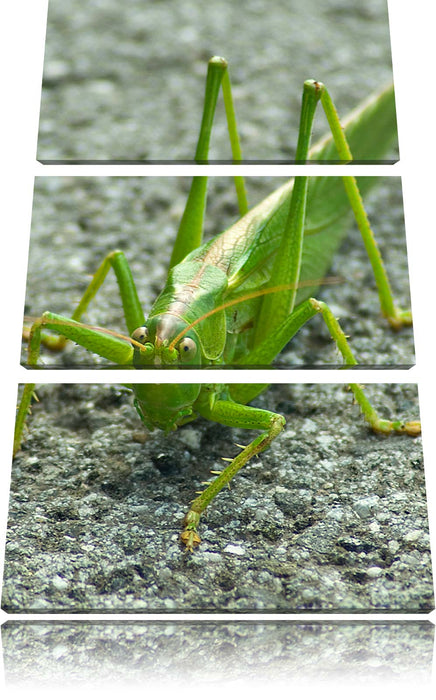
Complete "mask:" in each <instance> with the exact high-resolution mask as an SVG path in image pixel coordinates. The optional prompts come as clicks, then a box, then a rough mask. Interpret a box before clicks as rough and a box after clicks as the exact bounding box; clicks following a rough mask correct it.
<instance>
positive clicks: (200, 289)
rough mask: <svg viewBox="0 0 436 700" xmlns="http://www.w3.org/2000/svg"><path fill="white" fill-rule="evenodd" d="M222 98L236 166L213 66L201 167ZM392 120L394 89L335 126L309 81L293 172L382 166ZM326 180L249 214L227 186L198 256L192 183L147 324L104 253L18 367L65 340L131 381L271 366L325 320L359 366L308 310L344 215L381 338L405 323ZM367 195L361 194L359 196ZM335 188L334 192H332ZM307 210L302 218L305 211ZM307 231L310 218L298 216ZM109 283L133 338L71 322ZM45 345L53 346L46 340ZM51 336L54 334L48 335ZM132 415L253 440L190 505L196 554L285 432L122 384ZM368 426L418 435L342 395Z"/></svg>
mask: <svg viewBox="0 0 436 700" xmlns="http://www.w3.org/2000/svg"><path fill="white" fill-rule="evenodd" d="M220 87H222V90H223V96H224V101H225V106H226V113H227V118H228V126H229V133H230V141H231V146H232V153H233V158H234V160H235V161H238V160H241V152H240V146H239V138H238V135H237V129H236V120H235V115H234V110H233V101H232V97H231V88H230V81H229V77H228V71H227V64H226V62H225V61H224V59H221V58H217V57H214V58H213V59H211V61H210V62H209V70H208V77H207V81H206V96H205V106H204V112H203V119H202V124H201V128H200V136H199V141H198V146H197V151H196V154H195V160H196V161H197V162H204V161H207V155H208V149H209V140H210V134H211V129H212V122H213V115H214V111H215V106H216V101H217V97H218V93H219V89H220ZM319 101H321V103H322V105H323V107H324V111H325V113H326V116H327V120H328V122H329V126H330V129H331V135H330V136H329V137H326V138H325V139H324V140H323V141H321V142H320V143H319V144H318V145H317V146H315V147H314V148H312V149H311V150H310V135H311V129H312V123H313V118H314V114H315V110H316V106H317V103H318V102H319ZM393 119H395V103H394V97H393V88H392V87H391V88H388V89H387V90H385V91H384V92H383V93H381V94H380V95H379V96H378V97H377V98H375V99H373V100H371V101H369V102H368V103H367V104H366V105H365V106H364V107H363V108H362V109H361V110H360V111H358V112H356V113H353V114H352V115H351V117H350V118H349V119H348V120H346V122H345V130H343V129H342V126H341V124H340V122H339V119H338V116H337V113H336V110H335V108H334V105H333V103H332V101H331V98H330V95H329V93H328V91H327V90H326V88H325V87H324V86H323V85H322V84H321V83H319V82H316V81H314V80H309V81H306V83H305V85H304V91H303V100H302V108H301V116H300V130H299V139H298V145H297V156H296V160H297V162H299V163H305V162H306V161H307V160H308V159H309V157H316V158H318V159H321V160H326V161H332V160H338V156H339V160H340V161H344V162H349V161H351V160H352V158H353V156H352V150H351V149H353V152H354V154H357V158H360V157H363V156H364V154H365V151H366V149H367V146H368V143H370V144H371V151H372V154H374V153H376V154H382V153H384V151H385V149H386V148H388V147H389V144H390V141H391V139H392V138H393V136H394V135H393V134H392V133H391V132H389V130H388V132H387V133H386V127H387V125H389V124H392V120H393ZM337 182H338V181H337V180H336V179H335V180H332V179H331V178H328V177H321V178H309V177H308V176H297V177H296V178H294V179H293V180H291V181H290V182H288V183H286V184H285V185H283V186H282V187H280V188H279V189H278V190H276V191H275V192H273V193H272V194H271V195H270V196H269V197H267V198H266V199H265V200H264V201H263V202H261V203H260V204H259V205H258V206H257V207H254V208H253V209H251V210H250V211H248V206H247V202H246V194H245V187H244V182H243V180H242V178H240V177H236V178H235V184H236V191H237V196H238V202H239V208H240V212H241V217H242V218H241V219H240V220H239V221H238V222H237V223H236V224H234V225H233V226H231V227H230V228H229V229H228V230H227V231H224V233H222V234H221V235H219V236H216V237H215V238H213V239H212V240H211V241H209V242H207V243H204V244H203V243H202V233H203V223H204V210H205V204H206V188H207V178H206V177H202V176H197V177H195V178H194V179H193V182H192V186H191V190H190V193H189V197H188V202H187V205H186V209H185V212H184V215H183V217H182V221H181V224H180V228H179V231H178V235H177V239H176V242H175V245H174V249H173V253H172V256H171V260H170V265H169V273H168V279H167V283H166V285H165V288H164V289H163V291H162V293H161V294H160V295H159V297H158V298H157V300H156V302H155V304H154V305H153V307H152V309H151V311H150V313H149V315H148V318H147V319H145V316H144V313H143V310H142V306H141V303H140V301H139V297H138V294H137V291H136V287H135V283H134V281H133V277H132V274H131V271H130V268H129V265H128V263H127V259H126V257H125V255H124V254H123V253H122V252H121V251H113V252H111V253H109V254H108V255H107V256H106V258H105V259H104V261H103V263H102V264H101V266H100V267H99V269H98V270H97V272H96V273H95V275H94V277H93V279H92V280H91V282H90V284H89V286H88V288H87V290H86V291H85V294H84V295H83V297H82V299H81V301H80V302H79V305H78V306H77V308H76V310H75V311H74V313H73V314H72V316H71V318H66V317H63V316H60V315H58V314H53V313H50V312H46V313H44V314H43V315H42V316H41V318H39V319H37V320H36V321H35V322H34V323H33V325H32V327H31V329H30V331H29V332H28V333H26V335H27V336H28V341H29V350H28V366H31V367H32V366H36V365H37V363H38V359H39V355H40V348H41V344H43V345H45V346H47V347H48V348H50V349H52V350H60V349H62V348H63V347H64V345H65V343H66V341H67V340H72V341H74V342H76V343H78V344H79V345H81V346H82V347H84V348H86V349H87V350H89V351H90V352H93V353H96V354H97V355H100V356H101V357H104V358H106V359H107V360H109V362H110V363H114V364H115V365H118V366H121V367H128V368H133V367H134V368H137V369H141V368H147V367H159V368H162V367H170V368H176V367H185V368H186V367H191V368H192V367H205V366H223V365H225V366H251V367H253V366H259V365H260V366H265V365H266V366H268V365H270V364H271V363H272V362H273V361H274V358H275V357H276V355H277V354H278V353H279V352H280V351H281V350H282V349H283V347H284V346H285V345H286V344H287V343H288V342H289V341H290V340H291V339H292V337H293V336H294V335H295V333H296V332H297V331H298V330H299V329H300V328H301V327H302V326H303V325H304V324H305V323H306V322H307V321H308V320H310V319H311V318H313V317H314V316H315V315H317V314H321V315H322V318H323V319H324V321H325V323H326V325H327V328H328V330H329V332H330V334H331V336H332V338H333V339H334V340H335V342H336V344H337V347H338V349H339V351H340V353H341V355H342V357H343V361H344V363H345V364H346V365H348V366H354V365H356V364H357V360H356V359H355V357H354V355H353V353H352V351H351V349H350V346H349V344H348V342H347V339H346V336H345V334H344V332H343V331H342V328H341V327H340V325H339V323H338V321H337V320H336V318H335V317H334V315H333V314H332V312H331V310H330V309H329V307H328V306H327V305H326V304H325V303H324V302H322V301H319V300H317V299H315V298H313V296H312V295H313V294H314V293H315V291H316V289H317V287H318V286H319V284H320V282H319V281H320V280H322V279H323V278H324V276H325V274H326V272H327V270H328V268H329V266H330V263H331V258H332V256H333V255H334V253H335V251H336V250H337V248H338V246H339V244H340V242H341V240H342V238H343V237H344V234H345V228H344V227H343V225H341V220H342V218H343V216H344V215H345V214H346V213H347V210H348V209H349V208H350V206H351V209H352V210H353V213H354V216H355V219H356V222H357V224H358V227H359V230H360V232H361V234H362V238H363V240H364V244H365V247H366V250H367V253H368V257H369V259H370V262H371V265H372V268H373V272H374V277H375V281H376V284H377V287H378V292H379V298H380V304H381V309H382V312H383V314H384V315H385V317H386V318H387V320H388V322H389V323H390V325H391V326H392V327H393V328H395V329H399V328H401V327H402V326H403V325H407V324H410V323H411V314H410V312H409V311H404V310H402V309H399V308H397V307H396V305H395V303H394V300H393V297H392V293H391V290H390V285H389V281H388V278H387V275H386V272H385V269H384V265H383V262H382V259H381V256H380V253H379V250H378V247H377V244H376V241H375V239H374V236H373V233H372V230H371V227H370V224H369V221H368V218H367V215H366V212H365V209H364V207H363V203H362V199H361V193H360V191H359V189H358V186H357V183H356V180H355V178H354V177H352V176H346V177H344V178H343V185H344V187H343V189H338V187H337ZM370 185H371V181H370V180H367V181H364V189H365V190H366V189H367V188H368V187H369V186H370ZM332 188H333V189H332ZM309 204H310V205H311V206H310V209H309ZM307 209H308V210H309V217H306V210H307ZM111 268H112V269H113V270H114V272H115V275H116V278H117V282H118V286H119V289H120V295H121V299H122V303H123V308H124V315H125V320H126V325H127V328H128V331H129V334H130V337H129V338H126V337H124V336H120V334H116V333H111V332H109V331H107V330H105V329H99V328H95V327H90V326H89V325H86V324H84V323H82V322H81V318H82V316H83V314H84V313H85V311H86V309H87V307H88V305H89V303H90V301H91V300H92V299H93V297H94V296H95V294H96V293H97V291H98V289H99V288H100V286H101V285H102V284H103V281H104V279H105V277H106V275H107V273H108V271H109V270H110V269H111ZM49 331H51V332H52V333H50V332H49ZM53 332H54V334H53ZM129 386H130V387H131V388H132V390H133V392H134V394H135V406H136V409H137V411H138V413H139V416H140V417H141V420H142V421H143V422H144V423H145V425H147V427H149V428H150V429H152V428H155V427H158V428H161V429H162V430H165V431H166V432H169V431H171V430H174V429H176V428H177V427H179V426H181V425H183V424H185V423H187V422H189V421H191V420H193V419H194V418H195V417H196V416H197V415H200V416H203V417H205V418H207V419H209V420H212V421H216V422H219V423H222V424H224V425H229V426H233V427H241V428H247V429H249V428H251V429H257V430H261V431H262V434H261V435H260V436H259V437H257V438H256V439H255V440H253V441H252V442H251V443H250V444H249V445H248V446H247V447H244V449H243V450H242V452H241V453H240V454H239V455H238V456H237V457H236V458H235V459H233V460H231V462H230V464H229V465H228V466H227V467H226V469H225V470H224V471H223V472H222V473H221V474H220V475H219V476H218V477H217V478H216V479H215V481H213V482H212V484H210V486H208V487H207V488H206V490H205V491H204V492H203V493H202V494H201V495H200V496H199V497H198V498H197V499H195V500H194V501H193V503H192V504H191V509H190V511H189V513H188V515H187V518H186V527H185V530H184V532H183V534H182V540H183V542H184V544H185V545H186V547H187V549H188V550H191V551H192V550H193V548H194V546H195V545H197V544H198V543H199V542H200V538H199V536H198V533H197V528H198V524H199V520H200V515H201V513H202V512H203V511H204V510H205V508H206V507H207V505H209V503H210V502H211V501H212V500H213V498H214V497H215V496H216V495H217V494H218V493H219V491H220V490H221V489H222V488H223V487H224V486H225V485H226V484H228V482H229V481H230V480H231V479H232V478H233V476H234V475H235V474H236V473H237V472H238V471H239V469H240V468H241V467H242V466H243V465H244V464H246V463H247V461H248V460H249V459H251V458H252V457H253V456H254V455H256V454H258V453H260V452H262V451H263V450H265V449H266V448H267V447H268V446H269V445H270V444H271V442H272V441H273V440H274V439H275V438H276V437H277V435H278V434H279V433H280V432H281V431H282V429H283V427H284V423H285V420H284V418H283V417H282V416H281V415H279V414H276V413H273V412H270V411H265V410H261V409H257V408H253V407H250V406H247V405H246V404H247V403H248V402H249V401H251V400H252V399H253V398H254V397H256V396H257V395H258V394H259V393H261V392H262V391H263V390H264V388H265V385H259V384H250V385H233V384H232V385H222V384H131V385H129ZM351 389H352V391H353V393H354V396H355V398H356V401H357V402H358V404H359V406H360V407H361V410H362V412H363V415H364V417H365V419H366V420H367V421H368V422H369V423H370V425H371V426H372V427H373V429H375V430H377V431H380V432H386V433H389V432H391V431H396V432H400V433H402V432H405V433H408V434H411V435H416V434H418V432H419V425H418V424H417V423H416V422H413V421H412V422H406V423H404V422H402V421H388V420H383V419H380V418H379V417H378V415H377V414H376V412H375V411H374V409H373V408H372V406H371V404H370V402H369V401H368V399H367V398H366V396H365V394H364V392H363V390H362V387H361V386H360V385H357V384H353V385H351ZM33 391H34V386H33V385H27V386H26V388H25V390H24V393H23V398H22V401H21V404H20V407H19V411H18V417H17V425H16V435H15V445H14V447H15V450H17V449H18V448H19V445H20V443H21V436H22V430H23V426H24V421H25V418H26V415H27V413H28V410H29V406H30V402H31V397H32V394H33Z"/></svg>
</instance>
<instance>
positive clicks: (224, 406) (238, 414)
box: [181, 399, 285, 552]
mask: <svg viewBox="0 0 436 700" xmlns="http://www.w3.org/2000/svg"><path fill="white" fill-rule="evenodd" d="M196 410H198V412H199V413H200V414H201V415H202V416H203V417H205V418H207V419H209V420H212V421H215V422H216V423H221V424H223V425H228V426H231V427H238V428H246V429H247V430H248V429H254V430H263V431H264V432H263V433H262V434H261V435H259V436H258V437H257V438H255V439H254V440H253V441H252V442H250V444H249V445H248V446H247V447H245V448H244V449H243V450H242V452H240V453H239V454H238V455H237V456H236V457H235V458H234V459H233V460H231V462H230V464H229V465H228V466H227V467H226V468H225V469H224V470H223V471H222V472H221V473H220V474H219V475H218V476H217V477H216V479H214V481H213V482H212V483H211V484H210V486H208V487H207V488H206V489H205V490H204V491H203V492H202V493H201V494H200V495H199V496H198V497H197V498H196V499H195V500H194V501H193V502H192V503H191V507H190V510H189V512H188V514H187V516H186V519H185V529H184V531H183V532H182V535H181V538H182V541H183V543H184V544H185V546H186V549H188V550H189V551H191V552H192V551H193V549H194V547H195V546H196V545H198V544H199V543H200V541H201V540H200V537H199V535H198V533H197V527H198V524H199V522H200V516H201V514H202V513H203V511H204V510H205V509H206V508H207V506H208V505H209V503H210V502H211V501H212V500H213V499H214V498H215V496H216V495H217V494H218V493H219V492H220V491H221V490H222V489H223V488H224V486H226V485H227V484H228V483H229V481H230V480H231V479H233V477H234V476H235V474H237V473H238V471H239V470H240V469H241V468H242V467H243V466H244V465H245V464H246V463H247V462H248V460H250V459H251V458H252V457H254V456H255V455H257V454H259V453H260V452H263V450H266V448H267V447H269V445H270V444H271V442H272V441H273V440H274V439H275V438H276V437H277V436H278V435H279V434H280V433H281V431H282V430H283V428H284V425H285V419H284V418H283V416H281V415H280V414H278V413H272V412H271V411H265V410H263V409H260V408H253V407H251V406H243V405H241V404H238V403H234V402H233V401H231V400H222V399H220V400H218V401H216V402H215V403H214V404H213V406H210V405H207V406H206V405H205V406H201V407H198V406H196Z"/></svg>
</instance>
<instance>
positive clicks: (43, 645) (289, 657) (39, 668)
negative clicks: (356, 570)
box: [2, 620, 434, 691]
mask: <svg viewBox="0 0 436 700" xmlns="http://www.w3.org/2000/svg"><path fill="white" fill-rule="evenodd" d="M433 637H434V628H433V625H431V624H430V623H429V622H422V621H421V622H416V621H415V622H413V621H408V622H402V623H399V622H386V621H384V622H352V623H350V622H329V623H325V622H313V621H311V622H310V623H309V622H307V621H306V622H304V623H297V622H289V621H287V622H284V621H282V622H272V621H268V622H265V621H262V622H255V623H253V622H242V621H237V622H214V621H208V622H204V621H203V622H200V621H195V622H192V621H190V622H175V621H159V622H153V621H148V622H144V621H135V622H131V621H122V622H120V621H117V622H113V621H101V620H100V621H98V622H96V621H93V622H84V621H83V620H82V621H72V620H69V621H66V620H64V621H50V622H47V621H33V622H30V621H29V622H27V621H25V622H23V621H9V622H7V623H6V624H5V625H3V627H2V641H3V653H4V669H5V678H6V683H7V685H8V688H17V689H20V688H23V686H28V685H30V684H32V689H33V690H35V688H36V689H38V688H39V687H47V684H49V685H52V684H62V687H63V688H64V687H65V684H66V685H67V686H69V685H78V684H79V683H80V684H83V683H90V684H92V686H93V687H101V686H103V688H106V687H107V685H108V684H109V683H110V684H111V688H113V685H114V684H116V685H117V686H118V687H119V685H120V684H122V683H123V684H125V683H129V684H133V683H135V684H139V683H141V685H142V689H143V688H144V686H143V684H147V683H158V684H159V685H158V687H159V688H160V689H161V690H162V691H165V690H166V689H167V688H168V686H171V684H173V683H176V682H177V683H181V684H186V683H188V684H194V683H199V682H200V683H202V682H207V683H210V682H213V683H214V687H217V684H225V683H226V684H228V683H234V682H238V681H243V682H244V690H247V689H249V688H250V684H256V683H259V682H261V683H262V682H263V683H265V682H268V683H269V684H271V683H272V684H273V686H271V685H270V686H269V687H270V688H271V687H274V685H275V684H277V683H280V682H292V681H300V682H301V681H309V682H311V683H314V682H322V683H323V690H324V691H325V690H326V685H325V684H327V686H328V685H329V684H330V683H332V684H333V683H335V691H337V684H339V683H341V682H344V681H345V682H348V683H351V682H358V683H359V684H362V683H369V684H372V683H374V682H377V683H390V684H392V683H394V684H395V687H397V684H399V683H402V684H404V683H408V684H411V683H413V684H414V689H415V690H416V691H418V689H419V688H420V687H421V686H422V685H425V684H428V683H430V677H431V666H432V651H433V649H432V647H433ZM308 649H310V653H308ZM82 687H83V686H82ZM129 687H131V686H129ZM389 688H390V690H393V687H392V685H390V686H389ZM147 689H148V688H147ZM154 689H155V688H154Z"/></svg>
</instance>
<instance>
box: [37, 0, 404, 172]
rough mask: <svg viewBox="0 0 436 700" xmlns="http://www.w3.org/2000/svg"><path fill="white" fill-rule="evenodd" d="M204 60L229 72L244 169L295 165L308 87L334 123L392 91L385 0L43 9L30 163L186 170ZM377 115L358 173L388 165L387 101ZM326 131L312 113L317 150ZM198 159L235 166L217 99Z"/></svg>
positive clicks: (194, 1) (176, 0)
mask: <svg viewBox="0 0 436 700" xmlns="http://www.w3.org/2000/svg"><path fill="white" fill-rule="evenodd" d="M214 55H219V56H223V57H225V58H226V59H227V61H228V65H229V74H230V80H231V83H232V88H233V97H234V104H235V111H236V117H237V121H238V129H239V134H240V139H241V146H242V161H243V162H247V163H265V162H268V163H292V162H295V149H296V144H297V141H298V127H299V114H300V105H301V94H302V86H303V83H304V81H305V80H307V79H309V78H313V79H316V80H318V81H322V82H323V83H324V84H325V85H326V87H327V88H328V90H329V92H330V94H331V96H332V98H333V100H334V102H335V104H336V106H337V109H338V112H339V115H340V117H341V119H342V120H343V119H346V117H347V114H348V113H349V112H350V111H352V110H355V109H356V108H357V107H359V106H360V105H361V104H362V103H363V102H365V101H367V100H368V98H370V97H371V96H374V94H376V93H379V92H380V91H382V90H383V89H384V88H385V87H386V86H387V85H388V84H390V83H392V61H391V49H390V39H389V23H388V12H387V2H386V0H365V2H363V3H362V2H361V0H325V2H323V3H320V2H319V0H304V1H302V0H270V1H269V2H268V3H267V2H265V1H264V0H244V1H243V2H238V3H236V2H234V1H233V0H214V2H213V3H211V2H208V3H204V2H200V1H199V0H165V1H157V2H156V1H154V2H146V3H144V2H143V0H130V2H129V3H125V4H120V3H119V2H116V0H99V1H98V2H93V3H89V2H86V0H70V2H68V3H64V2H61V0H50V3H49V11H48V26H47V41H46V52H45V63H44V75H43V85H42V100H41V116H40V130H39V140H38V152H37V157H38V160H39V161H40V162H42V163H100V162H101V163H108V162H109V163H113V162H116V163H118V162H119V163H165V162H178V163H192V162H194V155H195V150H196V143H197V138H198V134H199V128H200V122H201V115H202V110H203V100H204V87H205V80H206V73H207V64H208V60H209V59H210V57H211V56H214ZM376 105H377V103H376ZM376 108H377V107H376ZM378 109H379V115H377V116H378V119H379V122H378V123H379V125H380V126H379V128H378V129H377V130H375V131H372V132H371V134H365V133H364V136H365V138H364V139H363V144H362V145H359V144H361V143H362V139H361V138H359V140H358V145H356V144H353V146H354V147H353V149H352V150H353V157H354V160H355V161H356V162H364V163H380V162H383V163H393V162H395V161H396V160H397V159H398V141H397V132H396V118H395V101H394V97H393V92H392V93H391V96H390V98H389V99H388V102H387V103H384V104H383V105H381V106H379V108H378ZM362 128H363V131H365V130H364V127H362ZM327 132H328V125H327V121H326V118H325V116H324V114H322V110H321V108H318V112H317V115H316V117H315V124H314V129H313V139H314V142H316V141H318V140H319V139H321V138H322V137H323V136H324V135H325V134H327ZM356 151H357V152H356ZM321 157H322V160H323V162H325V161H328V162H340V161H338V154H337V152H336V151H335V150H334V149H333V150H332V151H331V152H327V153H325V152H324V153H321V154H319V153H318V155H317V156H315V159H317V160H320V159H321ZM208 162H224V163H227V162H233V161H232V152H231V148H230V143H229V136H228V132H227V126H226V118H225V112H224V107H223V99H222V95H221V94H220V95H219V99H218V106H217V113H216V115H215V121H214V127H213V131H212V138H211V145H210V152H209V156H208Z"/></svg>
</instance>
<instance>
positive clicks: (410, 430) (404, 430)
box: [372, 419, 421, 437]
mask: <svg viewBox="0 0 436 700" xmlns="http://www.w3.org/2000/svg"><path fill="white" fill-rule="evenodd" d="M372 428H373V430H374V432H376V433H382V434H384V435H389V434H390V433H392V432H395V433H399V434H406V435H410V436H411V437H418V435H421V422H420V421H419V420H411V421H407V422H406V423H404V422H403V421H399V420H396V421H390V420H382V419H379V420H378V421H377V422H375V423H374V424H373V426H372Z"/></svg>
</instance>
